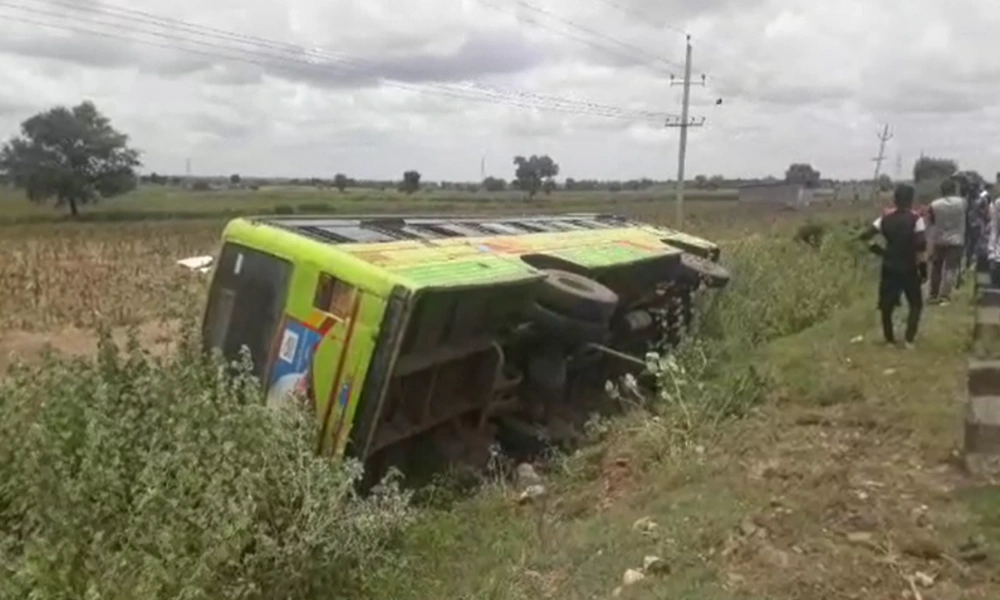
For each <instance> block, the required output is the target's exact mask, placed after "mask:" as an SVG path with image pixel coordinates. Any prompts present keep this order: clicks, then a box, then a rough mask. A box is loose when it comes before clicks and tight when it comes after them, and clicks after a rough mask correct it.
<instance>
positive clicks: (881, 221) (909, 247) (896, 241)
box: [860, 184, 964, 347]
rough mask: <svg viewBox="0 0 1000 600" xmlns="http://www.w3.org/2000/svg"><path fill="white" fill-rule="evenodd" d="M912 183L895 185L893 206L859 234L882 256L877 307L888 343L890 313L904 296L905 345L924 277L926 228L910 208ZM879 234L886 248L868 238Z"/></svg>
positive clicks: (892, 338) (912, 335) (913, 328)
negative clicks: (905, 310)
mask: <svg viewBox="0 0 1000 600" xmlns="http://www.w3.org/2000/svg"><path fill="white" fill-rule="evenodd" d="M914 195H915V191H914V189H913V186H911V185H907V184H900V185H897V186H896V191H895V194H894V197H893V204H894V205H895V208H894V209H893V210H891V211H888V212H886V213H885V214H883V215H882V216H881V217H879V218H877V219H875V222H874V223H872V224H871V225H870V226H868V228H867V229H865V230H864V231H863V232H862V233H861V236H860V239H861V241H863V242H867V243H869V246H868V247H869V249H870V250H871V251H872V252H873V253H874V254H876V255H877V256H881V257H882V274H881V277H880V280H879V286H878V308H879V312H880V313H881V315H882V334H883V335H884V336H885V341H886V342H887V343H889V344H895V343H896V334H895V331H894V330H893V326H892V313H893V311H895V310H896V306H898V305H899V297H900V295H903V296H906V304H907V306H908V308H909V314H907V316H906V337H905V340H906V347H910V346H911V345H912V344H913V340H914V339H916V337H917V327H918V326H919V324H920V313H921V311H922V310H923V306H924V301H923V290H922V288H921V285H922V284H923V282H925V281H927V261H926V255H925V253H926V251H927V238H926V234H925V231H926V229H927V226H926V224H925V223H924V219H923V217H921V216H920V215H918V214H917V213H916V212H914V211H913V197H914ZM963 216H964V215H963ZM878 234H882V237H883V238H884V239H885V248H882V247H881V246H879V245H878V244H877V243H875V242H873V241H871V240H872V238H873V237H875V236H876V235H878Z"/></svg>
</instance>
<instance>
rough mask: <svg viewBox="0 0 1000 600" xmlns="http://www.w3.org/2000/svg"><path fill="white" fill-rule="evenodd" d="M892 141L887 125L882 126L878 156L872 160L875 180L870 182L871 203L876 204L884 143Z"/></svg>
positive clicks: (883, 155)
mask: <svg viewBox="0 0 1000 600" xmlns="http://www.w3.org/2000/svg"><path fill="white" fill-rule="evenodd" d="M891 139H892V132H891V131H889V125H888V124H886V125H883V126H882V130H881V131H879V132H878V142H879V143H878V156H876V157H875V158H873V159H872V160H873V161H874V162H875V180H874V181H873V182H872V202H873V203H878V192H879V186H878V177H879V175H880V174H881V171H882V161H884V160H885V143H886V142H888V141H889V140H891Z"/></svg>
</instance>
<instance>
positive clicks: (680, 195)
mask: <svg viewBox="0 0 1000 600" xmlns="http://www.w3.org/2000/svg"><path fill="white" fill-rule="evenodd" d="M673 79H674V78H673V76H671V77H670V85H675V84H676V83H677V82H675V81H674V80H673ZM680 84H681V85H683V86H684V94H683V96H682V98H683V99H682V100H681V120H680V121H679V122H678V123H676V124H674V123H669V122H668V123H667V125H666V126H667V127H680V128H681V140H680V150H679V151H678V153H677V192H676V194H677V195H676V198H675V205H676V209H677V214H676V217H675V220H676V223H675V226H676V227H678V228H680V227H681V226H683V224H684V161H685V159H686V157H687V134H688V128H689V127H701V126H702V125H704V124H705V119H704V118H702V119H701V120H700V121H692V119H690V118H689V117H688V109H689V108H690V105H691V36H690V35H688V36H687V42H686V50H685V53H684V81H682V82H680ZM700 85H705V76H704V75H702V76H701V84H700Z"/></svg>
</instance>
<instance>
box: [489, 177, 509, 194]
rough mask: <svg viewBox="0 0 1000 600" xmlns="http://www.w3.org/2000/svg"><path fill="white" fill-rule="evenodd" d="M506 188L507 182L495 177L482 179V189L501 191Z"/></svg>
mask: <svg viewBox="0 0 1000 600" xmlns="http://www.w3.org/2000/svg"><path fill="white" fill-rule="evenodd" d="M506 188H507V182H506V181H504V180H503V179H498V178H496V177H487V178H486V179H484V180H483V189H484V190H486V191H487V192H502V191H504V190H505V189H506Z"/></svg>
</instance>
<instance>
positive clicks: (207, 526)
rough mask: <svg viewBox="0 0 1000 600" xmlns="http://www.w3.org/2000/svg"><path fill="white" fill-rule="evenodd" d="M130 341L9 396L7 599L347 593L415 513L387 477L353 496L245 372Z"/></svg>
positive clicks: (29, 376) (32, 374)
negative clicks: (151, 351) (164, 355)
mask: <svg viewBox="0 0 1000 600" xmlns="http://www.w3.org/2000/svg"><path fill="white" fill-rule="evenodd" d="M130 346H131V348H130V349H129V350H128V351H127V352H125V353H123V352H122V351H121V350H120V349H119V348H117V347H116V346H115V345H114V344H112V343H111V341H110V339H109V337H108V336H107V334H104V335H103V336H102V338H101V348H100V354H99V356H98V357H97V359H96V360H78V361H73V362H64V361H60V360H58V359H56V358H53V357H48V359H47V360H46V361H45V362H44V363H43V364H42V365H40V366H37V367H25V366H21V367H17V368H15V369H13V370H12V372H11V374H10V376H9V377H8V378H7V379H6V380H5V381H4V382H3V383H2V384H0V557H2V560H0V579H2V580H3V581H4V584H3V586H2V590H0V597H2V598H23V597H28V596H30V597H34V598H98V597H101V598H122V599H124V598H178V597H185V598H205V599H208V598H248V599H251V598H269V599H270V598H309V597H320V596H321V595H323V594H326V593H329V592H331V591H332V590H336V593H337V594H342V595H344V596H345V597H350V596H352V595H354V594H355V593H356V592H357V591H358V590H359V589H360V586H361V585H362V578H363V571H362V570H360V569H358V568H357V565H361V564H377V563H379V562H383V561H385V560H386V557H387V556H388V552H389V550H388V547H387V543H388V542H389V541H391V539H392V538H393V537H394V536H395V535H396V534H397V533H398V532H399V531H400V530H401V528H402V527H403V526H404V525H405V524H406V523H407V521H408V519H409V517H410V509H409V508H408V506H409V502H408V498H407V496H406V495H405V494H403V493H402V492H400V491H399V490H398V488H397V487H396V485H395V483H394V481H393V480H389V481H388V482H387V483H386V484H385V485H383V486H381V487H380V488H378V490H377V491H376V492H375V493H374V494H373V495H372V496H371V497H370V498H368V499H360V498H358V497H356V496H355V492H354V483H355V482H356V481H357V479H358V476H359V475H360V470H359V468H358V467H357V465H355V464H345V465H343V466H340V467H334V466H333V465H332V464H331V463H330V462H329V461H328V460H327V459H324V458H321V457H317V456H316V455H315V453H314V448H315V423H314V421H313V419H312V418H311V417H310V416H308V415H306V414H305V411H303V410H298V409H296V408H287V409H277V410H276V409H273V408H268V407H266V406H264V405H263V403H262V402H260V390H259V389H258V387H257V384H256V381H255V379H253V378H252V376H251V375H250V372H249V369H248V365H247V364H246V362H247V361H244V363H243V364H240V365H230V366H231V367H233V368H234V370H235V375H234V376H229V375H227V374H226V373H227V372H228V371H230V369H229V368H227V365H225V364H223V363H221V362H220V361H219V360H211V361H204V360H202V356H201V354H200V353H199V351H198V350H197V349H196V344H195V343H194V338H193V337H192V336H188V337H186V338H185V341H184V342H183V343H182V349H181V351H180V352H179V353H178V355H177V356H175V357H172V358H169V359H166V360H156V359H152V358H150V357H148V356H147V355H145V354H144V353H143V352H142V351H141V350H139V349H138V347H137V342H136V341H135V339H134V337H133V338H132V339H131V343H130Z"/></svg>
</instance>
